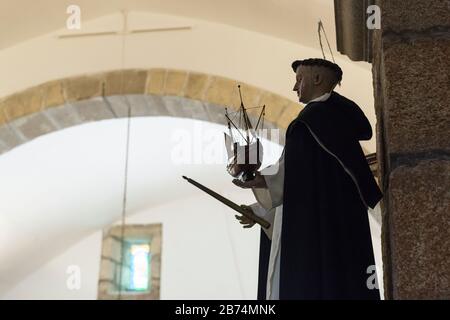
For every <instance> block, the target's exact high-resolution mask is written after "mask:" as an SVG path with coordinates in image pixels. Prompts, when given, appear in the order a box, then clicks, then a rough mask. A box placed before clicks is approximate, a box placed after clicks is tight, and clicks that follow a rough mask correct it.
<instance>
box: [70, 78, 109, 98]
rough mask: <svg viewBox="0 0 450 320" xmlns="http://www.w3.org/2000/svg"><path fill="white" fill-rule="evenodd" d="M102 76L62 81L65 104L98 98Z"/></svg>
mask: <svg viewBox="0 0 450 320" xmlns="http://www.w3.org/2000/svg"><path fill="white" fill-rule="evenodd" d="M103 83H104V80H103V76H102V75H91V76H80V77H74V78H69V79H65V80H64V81H63V86H64V92H65V97H66V101H67V102H75V101H81V100H86V99H90V98H93V97H98V96H101V95H102V91H103Z"/></svg>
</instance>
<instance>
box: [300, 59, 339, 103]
mask: <svg viewBox="0 0 450 320" xmlns="http://www.w3.org/2000/svg"><path fill="white" fill-rule="evenodd" d="M292 69H293V70H294V72H295V74H296V82H295V85H294V89H293V90H294V91H296V92H297V95H298V98H299V101H300V102H302V103H308V102H309V101H311V100H313V99H315V98H318V97H320V96H322V95H324V94H326V93H329V92H331V91H333V89H334V88H335V87H336V85H337V84H338V83H339V84H340V82H341V80H342V70H341V68H340V67H339V66H338V65H337V64H335V63H333V62H331V61H328V60H325V59H319V58H311V59H305V60H296V61H294V62H293V63H292Z"/></svg>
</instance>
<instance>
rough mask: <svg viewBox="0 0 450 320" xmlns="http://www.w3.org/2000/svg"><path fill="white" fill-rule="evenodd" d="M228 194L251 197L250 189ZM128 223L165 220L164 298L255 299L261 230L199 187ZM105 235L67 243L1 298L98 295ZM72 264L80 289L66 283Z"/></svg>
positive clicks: (239, 198)
mask: <svg viewBox="0 0 450 320" xmlns="http://www.w3.org/2000/svg"><path fill="white" fill-rule="evenodd" d="M218 191H221V192H223V191H222V190H218ZM225 194H227V195H228V196H230V198H232V199H233V200H235V201H237V202H243V203H246V202H247V203H248V202H249V201H252V199H251V195H250V194H249V193H248V192H239V193H236V192H234V194H233V193H227V192H225ZM127 223H135V224H142V223H162V225H163V229H162V236H163V241H162V261H161V266H162V270H161V271H162V272H161V299H255V298H256V286H257V270H258V244H259V230H258V229H257V228H256V227H254V228H252V229H250V230H247V229H243V228H241V227H240V225H239V224H238V223H237V221H236V220H235V219H234V217H233V212H232V211H231V210H230V209H228V208H227V207H225V206H223V205H222V204H220V203H217V202H216V201H215V200H213V199H210V198H209V197H208V196H206V195H203V194H200V192H199V196H195V197H190V198H184V199H179V200H177V201H176V202H174V203H170V204H166V205H163V206H160V207H156V208H152V209H147V210H144V211H142V212H140V213H137V214H135V215H133V216H131V217H130V218H129V219H127ZM101 236H102V232H101V231H96V232H95V233H94V234H91V235H89V236H87V237H86V238H84V239H83V240H81V241H80V242H78V243H77V244H75V245H74V246H72V247H70V248H68V249H67V251H65V252H64V253H63V254H61V255H59V256H57V257H55V258H54V259H52V260H51V261H49V262H48V263H46V264H45V265H44V266H42V267H41V268H39V269H38V270H36V271H35V272H34V273H32V274H31V275H29V276H28V277H27V278H26V279H24V280H23V281H21V282H20V283H19V284H18V285H17V286H16V287H14V288H13V289H12V290H10V291H9V292H8V293H6V294H5V295H4V296H3V297H2V299H96V297H97V282H98V274H99V264H100V253H101V238H102V237H101ZM71 265H76V266H79V267H80V270H81V288H80V289H79V290H69V289H68V287H67V284H66V283H67V280H68V279H69V276H70V275H69V274H67V273H66V271H67V268H68V267H69V266H71Z"/></svg>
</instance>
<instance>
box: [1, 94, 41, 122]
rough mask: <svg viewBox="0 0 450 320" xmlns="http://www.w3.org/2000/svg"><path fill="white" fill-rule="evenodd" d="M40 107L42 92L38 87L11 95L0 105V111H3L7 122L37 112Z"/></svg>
mask: <svg viewBox="0 0 450 320" xmlns="http://www.w3.org/2000/svg"><path fill="white" fill-rule="evenodd" d="M42 107H43V98H42V91H41V90H40V88H39V87H33V88H30V89H27V90H25V91H23V92H20V93H17V94H14V95H11V96H9V97H7V98H5V99H4V100H3V101H2V102H1V103H0V110H3V111H4V115H6V118H7V119H8V121H12V120H15V119H17V118H20V117H23V116H27V115H29V114H33V113H35V112H38V111H40V110H41V109H42Z"/></svg>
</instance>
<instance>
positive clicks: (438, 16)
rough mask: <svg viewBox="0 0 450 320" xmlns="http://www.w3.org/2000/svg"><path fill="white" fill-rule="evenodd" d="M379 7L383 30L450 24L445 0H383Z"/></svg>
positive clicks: (420, 28) (424, 27)
mask: <svg viewBox="0 0 450 320" xmlns="http://www.w3.org/2000/svg"><path fill="white" fill-rule="evenodd" d="M380 9H381V28H382V30H383V32H384V31H387V30H391V31H394V32H401V31H403V30H409V31H423V30H426V29H430V28H433V27H437V26H447V27H448V26H449V25H450V15H449V10H450V5H449V2H448V1H446V0H441V1H423V0H408V1H404V0H383V1H381V7H380Z"/></svg>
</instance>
